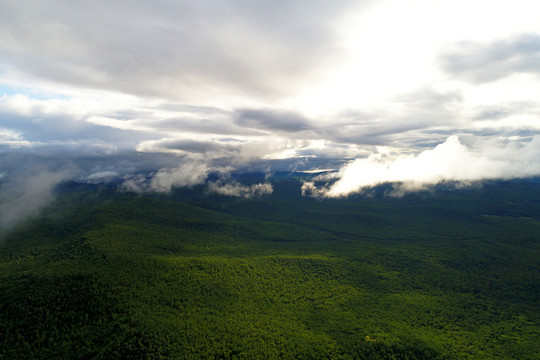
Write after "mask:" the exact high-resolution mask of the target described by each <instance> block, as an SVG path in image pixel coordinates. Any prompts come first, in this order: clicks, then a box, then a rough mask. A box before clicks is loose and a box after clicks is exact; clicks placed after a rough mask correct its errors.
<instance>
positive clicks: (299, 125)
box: [235, 109, 313, 131]
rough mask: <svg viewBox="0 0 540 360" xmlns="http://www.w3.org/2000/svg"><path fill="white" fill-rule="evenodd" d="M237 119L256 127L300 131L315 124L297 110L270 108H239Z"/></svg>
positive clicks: (239, 121)
mask: <svg viewBox="0 0 540 360" xmlns="http://www.w3.org/2000/svg"><path fill="white" fill-rule="evenodd" d="M235 119H236V120H235V122H236V123H237V124H238V125H241V126H245V127H248V128H254V129H266V130H278V131H280V130H282V131H300V130H306V129H309V128H310V127H312V126H313V125H312V124H311V123H310V121H309V120H308V119H307V118H306V117H304V116H302V115H301V114H298V113H296V112H292V111H277V110H270V109H242V110H237V112H236V116H235Z"/></svg>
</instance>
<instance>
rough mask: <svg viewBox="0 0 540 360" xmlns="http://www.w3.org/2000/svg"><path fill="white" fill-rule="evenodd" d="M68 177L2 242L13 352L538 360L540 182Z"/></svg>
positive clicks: (5, 326) (3, 330)
mask: <svg viewBox="0 0 540 360" xmlns="http://www.w3.org/2000/svg"><path fill="white" fill-rule="evenodd" d="M274 188H275V193H274V195H272V196H270V197H267V198H263V199H257V200H245V199H234V198H228V197H219V196H210V195H205V194H204V191H203V190H201V189H199V188H193V189H187V190H186V189H184V190H178V191H177V192H176V193H174V194H172V195H168V196H155V195H154V196H151V195H135V194H130V193H122V192H119V191H116V190H115V189H114V187H112V188H107V187H92V186H82V185H81V186H78V185H77V184H70V185H69V186H67V185H66V189H65V191H63V192H62V193H61V194H60V195H59V196H58V199H57V201H56V202H55V204H54V205H53V206H51V207H50V208H48V209H47V210H46V211H44V212H43V214H42V215H41V216H40V217H39V218H37V219H34V220H33V221H32V222H27V223H25V224H22V225H20V226H19V227H18V228H17V229H15V230H14V231H12V232H11V233H10V234H8V235H7V237H6V238H5V239H4V241H3V243H2V244H1V247H0V358H1V359H23V358H24V359H56V358H58V359H112V358H125V359H169V358H172V359H257V358H261V359H274V358H283V359H538V358H539V357H538V354H540V300H539V299H540V266H539V265H540V241H539V237H540V184H538V183H533V182H513V183H512V182H505V183H492V184H488V185H486V186H484V187H483V188H481V189H469V190H459V191H458V190H445V189H439V190H437V191H436V192H434V193H429V194H428V193H422V194H414V195H410V196H406V197H404V198H400V199H396V198H389V197H384V196H378V195H376V194H375V195H374V196H372V197H360V196H358V197H356V198H351V199H348V200H323V201H319V200H314V199H309V198H301V197H300V196H299V190H298V189H299V183H298V182H297V181H296V180H294V179H286V178H284V179H278V180H276V182H275V183H274Z"/></svg>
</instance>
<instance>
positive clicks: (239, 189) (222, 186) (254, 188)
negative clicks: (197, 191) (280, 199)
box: [208, 181, 274, 199]
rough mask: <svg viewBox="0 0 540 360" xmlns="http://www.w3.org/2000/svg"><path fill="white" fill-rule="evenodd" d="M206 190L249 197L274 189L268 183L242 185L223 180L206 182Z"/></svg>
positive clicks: (269, 192)
mask: <svg viewBox="0 0 540 360" xmlns="http://www.w3.org/2000/svg"><path fill="white" fill-rule="evenodd" d="M208 190H209V191H210V192H214V193H217V194H221V195H226V196H234V197H242V198H245V199H250V198H254V197H261V196H263V195H270V194H272V192H273V191H274V189H273V188H272V185H271V184H269V183H259V184H253V185H250V186H248V185H242V184H239V183H237V182H234V181H233V182H229V183H224V182H223V181H217V182H211V183H209V184H208Z"/></svg>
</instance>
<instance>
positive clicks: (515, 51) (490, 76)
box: [440, 34, 540, 83]
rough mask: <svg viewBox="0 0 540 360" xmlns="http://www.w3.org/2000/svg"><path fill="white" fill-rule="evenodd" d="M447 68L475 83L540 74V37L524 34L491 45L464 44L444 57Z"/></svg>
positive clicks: (481, 43)
mask: <svg viewBox="0 0 540 360" xmlns="http://www.w3.org/2000/svg"><path fill="white" fill-rule="evenodd" d="M440 60H441V64H442V67H443V69H444V70H445V71H446V72H448V73H450V74H453V75H455V76H458V77H461V78H463V79H465V80H467V81H470V82H473V83H487V82H492V81H496V80H499V79H502V78H505V77H508V76H510V75H512V74H516V73H532V74H536V75H539V74H540V35H538V34H520V35H517V36H513V37H511V38H508V39H504V40H496V41H491V42H472V41H463V42H460V43H457V44H455V45H454V46H453V49H452V50H450V51H447V52H446V53H445V54H444V55H442V56H441V59H440Z"/></svg>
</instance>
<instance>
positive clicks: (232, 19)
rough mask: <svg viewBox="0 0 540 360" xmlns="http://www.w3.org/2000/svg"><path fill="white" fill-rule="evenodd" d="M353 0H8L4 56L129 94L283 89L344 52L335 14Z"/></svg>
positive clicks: (41, 73) (42, 74) (18, 64)
mask: <svg viewBox="0 0 540 360" xmlns="http://www.w3.org/2000/svg"><path fill="white" fill-rule="evenodd" d="M348 3H349V2H340V3H339V5H338V4H336V3H333V2H327V1H322V0H319V1H307V0H301V1H248V0H243V1H210V0H201V1H166V0H160V1H153V2H151V3H150V2H147V1H142V0H141V1H129V2H128V1H122V0H114V1H90V2H69V1H59V0H58V1H54V0H53V1H47V2H35V1H24V0H22V1H21V0H17V1H9V0H7V1H3V2H2V4H1V5H0V44H1V46H0V49H1V50H0V62H1V64H2V65H3V66H4V68H5V69H9V70H10V71H16V72H20V73H24V74H31V75H33V76H34V77H37V78H42V79H47V80H52V81H55V82H63V83H68V84H74V85H76V86H91V87H96V88H106V89H109V90H113V89H114V90H119V91H122V92H126V93H132V94H142V95H157V96H161V97H167V98H171V97H172V98H176V99H179V98H191V97H192V96H195V97H197V96H200V95H201V94H207V95H208V94H215V93H227V94H231V93H232V94H234V93H242V94H244V95H246V94H247V95H250V96H251V95H269V96H279V95H281V94H283V93H284V92H288V91H290V90H291V89H292V88H294V87H295V84H296V82H298V81H303V79H304V77H305V76H307V75H309V73H310V71H311V70H312V69H313V68H314V67H316V66H319V65H321V64H324V63H325V62H327V61H330V60H331V59H334V58H335V57H337V56H339V49H338V48H336V47H335V44H334V40H335V34H334V33H333V29H332V27H331V25H332V24H331V20H332V19H333V18H334V17H335V16H338V15H339V14H341V13H342V12H343V11H344V10H345V9H346V7H347V6H348V5H349V4H348Z"/></svg>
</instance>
